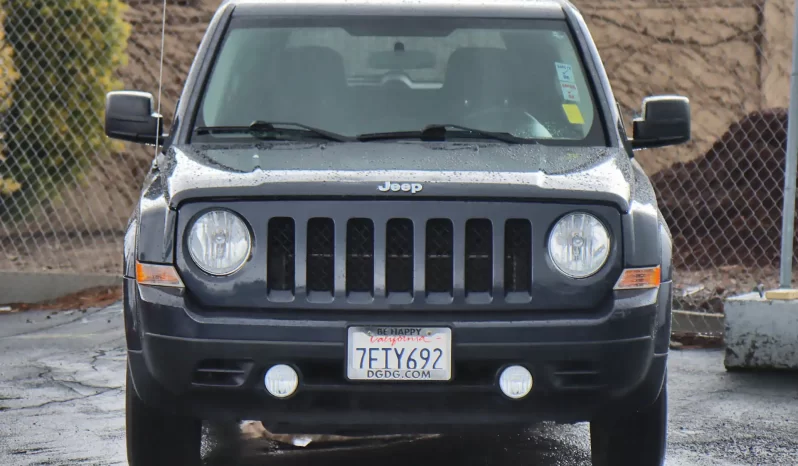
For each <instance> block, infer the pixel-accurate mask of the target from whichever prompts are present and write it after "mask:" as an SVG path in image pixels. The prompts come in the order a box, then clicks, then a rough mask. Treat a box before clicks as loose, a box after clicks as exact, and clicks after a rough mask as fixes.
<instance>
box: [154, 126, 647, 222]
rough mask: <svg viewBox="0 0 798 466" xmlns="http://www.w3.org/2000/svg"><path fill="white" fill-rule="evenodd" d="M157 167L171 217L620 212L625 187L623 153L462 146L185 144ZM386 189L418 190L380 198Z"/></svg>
mask: <svg viewBox="0 0 798 466" xmlns="http://www.w3.org/2000/svg"><path fill="white" fill-rule="evenodd" d="M159 166H160V174H161V176H162V177H163V178H162V179H161V180H160V181H161V182H162V183H163V188H164V189H165V193H164V194H165V195H166V197H167V201H168V202H169V204H170V206H172V207H173V208H176V207H177V206H178V205H179V204H180V203H181V202H184V201H187V200H192V199H207V198H211V197H213V198H220V197H225V198H230V197H357V198H380V197H383V198H400V197H412V198H414V199H415V198H418V199H424V198H427V199H428V198H435V199H439V198H458V199H463V198H473V199H490V198H503V199H508V198H513V199H529V200H556V199H561V200H566V199H567V200H577V201H579V200H582V201H590V202H602V203H610V204H614V205H616V206H617V207H618V208H619V209H620V210H621V211H623V212H626V211H627V210H628V208H629V202H630V199H631V195H632V192H631V191H632V183H633V181H632V180H633V178H632V176H633V175H632V166H631V161H630V159H629V156H628V155H627V153H626V152H625V151H624V150H622V149H617V148H606V147H600V148H595V147H594V148H576V147H558V146H546V145H512V146H508V145H506V144H493V143H471V142H467V143H456V142H441V143H425V142H417V141H412V142H405V141H402V142H395V141H391V142H373V143H371V142H370V143H328V144H318V143H295V142H291V143H282V142H281V143H263V144H257V145H240V144H239V145H222V144H205V145H203V144H192V145H184V146H172V147H170V149H169V151H168V153H167V154H166V156H165V157H164V159H163V160H162V161H160V162H159ZM386 182H387V183H389V184H390V183H398V184H400V185H402V184H416V186H418V185H420V190H419V188H416V189H413V190H411V191H403V190H401V189H400V190H399V191H392V190H390V189H389V190H387V191H385V192H383V191H381V190H379V189H378V186H384V185H385V184H386ZM412 191H416V192H412Z"/></svg>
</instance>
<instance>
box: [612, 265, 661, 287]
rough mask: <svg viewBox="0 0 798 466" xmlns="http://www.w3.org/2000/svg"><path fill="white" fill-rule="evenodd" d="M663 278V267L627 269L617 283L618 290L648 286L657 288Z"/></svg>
mask: <svg viewBox="0 0 798 466" xmlns="http://www.w3.org/2000/svg"><path fill="white" fill-rule="evenodd" d="M661 278H662V269H661V268H660V267H659V266H657V267H647V268H642V269H626V270H624V271H623V273H622V274H621V278H619V279H618V283H616V284H615V289H616V290H642V289H646V288H657V287H659V284H660V279H661Z"/></svg>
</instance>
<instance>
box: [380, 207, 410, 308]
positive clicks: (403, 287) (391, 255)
mask: <svg viewBox="0 0 798 466" xmlns="http://www.w3.org/2000/svg"><path fill="white" fill-rule="evenodd" d="M385 254H386V257H385V289H386V291H387V292H388V294H391V293H408V294H410V293H412V292H413V222H412V221H411V220H410V219H406V218H394V219H391V220H389V221H388V224H387V225H386V232H385Z"/></svg>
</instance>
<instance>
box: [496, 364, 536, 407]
mask: <svg viewBox="0 0 798 466" xmlns="http://www.w3.org/2000/svg"><path fill="white" fill-rule="evenodd" d="M499 388H501V389H502V393H504V394H505V395H507V397H508V398H512V399H514V400H517V399H519V398H523V397H525V396H527V395H528V394H529V392H530V391H531V390H532V374H530V373H529V371H528V370H527V369H526V368H525V367H521V366H510V367H508V368H507V369H505V370H503V371H502V375H501V376H500V377H499Z"/></svg>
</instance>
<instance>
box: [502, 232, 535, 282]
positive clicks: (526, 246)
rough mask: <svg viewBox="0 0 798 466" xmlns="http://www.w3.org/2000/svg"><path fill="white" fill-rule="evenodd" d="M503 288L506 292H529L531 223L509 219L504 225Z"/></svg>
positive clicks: (530, 278)
mask: <svg viewBox="0 0 798 466" xmlns="http://www.w3.org/2000/svg"><path fill="white" fill-rule="evenodd" d="M504 289H505V292H506V293H508V294H509V293H526V294H528V293H530V291H531V289H532V225H531V224H530V223H529V220H525V219H511V220H507V222H506V223H505V226H504Z"/></svg>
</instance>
